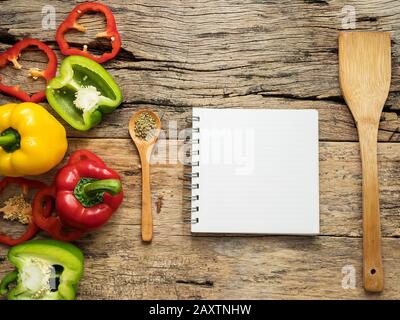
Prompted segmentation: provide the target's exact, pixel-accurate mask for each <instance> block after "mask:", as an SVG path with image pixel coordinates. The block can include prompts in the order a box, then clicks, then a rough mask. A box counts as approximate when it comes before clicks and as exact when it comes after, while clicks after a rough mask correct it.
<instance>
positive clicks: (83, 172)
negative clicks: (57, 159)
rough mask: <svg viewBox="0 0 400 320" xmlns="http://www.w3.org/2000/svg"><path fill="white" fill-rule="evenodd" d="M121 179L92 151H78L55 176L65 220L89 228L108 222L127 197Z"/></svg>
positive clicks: (62, 216) (79, 226) (67, 223)
mask: <svg viewBox="0 0 400 320" xmlns="http://www.w3.org/2000/svg"><path fill="white" fill-rule="evenodd" d="M120 179H121V178H120V176H119V174H118V173H117V172H115V171H114V170H112V169H110V168H108V167H107V166H106V165H105V163H104V162H103V161H102V160H101V159H100V158H99V157H97V156H96V155H95V154H93V153H91V152H90V151H87V150H79V151H76V152H74V153H73V154H72V155H71V157H70V159H69V161H68V163H67V165H66V166H65V167H63V168H61V169H60V170H59V171H58V173H57V176H56V178H55V187H56V190H57V191H56V192H57V194H56V211H57V213H58V215H59V217H60V219H61V221H62V222H63V223H64V224H65V225H67V226H69V227H72V228H76V229H79V230H85V231H86V230H92V229H97V228H98V227H100V226H101V225H103V224H104V223H106V222H107V220H108V219H109V218H110V217H111V215H112V214H113V213H114V211H116V210H117V209H118V207H119V205H120V204H121V202H122V199H123V191H122V187H121V180H120Z"/></svg>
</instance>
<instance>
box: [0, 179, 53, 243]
mask: <svg viewBox="0 0 400 320" xmlns="http://www.w3.org/2000/svg"><path fill="white" fill-rule="evenodd" d="M10 184H16V185H18V186H19V187H21V190H22V194H27V193H28V192H29V190H30V189H38V190H39V191H40V190H42V189H43V188H45V187H46V185H45V184H44V183H43V182H40V181H36V180H29V179H25V178H12V177H5V178H3V179H2V180H1V181H0V191H3V190H4V189H5V188H6V187H7V186H8V185H10ZM42 208H43V212H44V213H45V214H49V213H50V212H51V211H52V203H51V202H50V201H47V200H46V201H44V202H43V203H42ZM38 230H39V229H38V227H37V226H36V224H35V223H34V221H33V219H32V220H31V221H30V222H29V225H28V228H27V229H26V231H25V233H24V234H23V235H22V236H21V237H19V238H18V239H14V238H12V237H10V236H7V235H5V234H1V233H0V243H3V244H7V245H9V246H15V245H17V244H20V243H22V242H24V241H26V240H29V239H31V238H33V237H34V236H35V235H36V233H37V232H38Z"/></svg>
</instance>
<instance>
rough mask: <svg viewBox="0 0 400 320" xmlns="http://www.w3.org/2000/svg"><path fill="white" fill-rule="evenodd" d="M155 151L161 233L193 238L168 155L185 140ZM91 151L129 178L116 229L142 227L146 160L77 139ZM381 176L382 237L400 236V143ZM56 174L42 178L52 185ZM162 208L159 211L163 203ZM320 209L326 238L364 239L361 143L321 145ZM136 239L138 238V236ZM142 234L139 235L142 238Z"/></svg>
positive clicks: (129, 148)
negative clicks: (142, 166)
mask: <svg viewBox="0 0 400 320" xmlns="http://www.w3.org/2000/svg"><path fill="white" fill-rule="evenodd" d="M159 145H160V148H159V150H158V151H157V150H156V151H155V155H156V156H157V158H154V160H157V162H158V163H154V164H153V166H152V170H151V171H152V175H151V177H152V185H153V212H154V224H155V229H156V231H157V229H159V228H160V229H159V232H161V233H162V232H164V230H165V228H168V230H170V231H171V232H174V234H176V235H189V234H190V232H189V226H188V225H185V224H183V223H182V221H183V219H184V218H185V217H186V216H185V214H184V213H183V210H182V208H183V207H186V206H187V205H188V204H186V203H184V202H183V195H184V191H183V173H184V167H183V165H182V164H181V163H180V162H179V159H178V158H174V157H172V158H170V159H169V160H168V161H165V160H166V157H167V156H168V153H167V152H173V151H174V150H177V151H182V152H183V149H182V143H181V142H179V141H172V140H163V141H161V142H160V144H159ZM78 148H79V149H81V148H82V149H84V148H86V149H89V150H92V151H93V152H95V153H97V154H98V155H99V156H101V157H102V158H103V159H104V160H105V161H106V163H107V164H109V165H110V166H111V167H113V168H114V169H116V170H118V171H119V172H120V173H121V175H122V177H123V186H124V190H125V193H126V196H125V201H124V203H123V205H122V207H121V209H120V210H119V211H118V213H117V214H116V215H115V216H114V217H113V218H112V220H111V221H110V224H111V225H115V226H122V227H123V226H129V225H139V224H140V201H141V200H140V199H141V198H140V190H141V187H140V181H141V180H140V167H139V165H140V162H139V159H138V155H137V152H136V149H135V147H134V146H133V145H132V143H131V141H130V140H127V139H116V140H110V139H71V141H70V148H69V149H70V151H73V150H76V149H78ZM378 160H379V174H380V176H379V177H380V190H381V216H382V234H383V236H385V237H399V236H400V206H399V188H400V179H399V178H400V167H399V165H398V163H399V161H400V145H399V144H397V143H381V144H379V155H378ZM54 172H55V170H53V171H52V172H50V174H47V175H45V176H43V177H40V179H41V180H43V181H47V182H49V181H50V179H51V177H52V176H53V175H54ZM160 198H161V199H162V204H161V206H160V207H159V208H158V209H159V210H158V211H159V213H156V211H157V208H156V207H157V202H158V201H159V199H160ZM320 210H321V234H322V235H326V236H328V235H335V236H350V237H360V236H361V234H362V233H361V211H362V206H361V166H360V160H359V151H358V145H357V143H333V142H322V143H320ZM132 236H134V235H132ZM138 236H139V235H136V237H138Z"/></svg>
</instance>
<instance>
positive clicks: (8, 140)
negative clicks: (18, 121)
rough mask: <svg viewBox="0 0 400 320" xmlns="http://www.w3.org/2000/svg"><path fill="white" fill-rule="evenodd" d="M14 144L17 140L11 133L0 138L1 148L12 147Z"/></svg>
mask: <svg viewBox="0 0 400 320" xmlns="http://www.w3.org/2000/svg"><path fill="white" fill-rule="evenodd" d="M15 142H17V138H16V137H15V135H13V134H12V133H8V134H6V135H4V136H1V137H0V146H1V147H4V146H9V145H12V144H14V143H15Z"/></svg>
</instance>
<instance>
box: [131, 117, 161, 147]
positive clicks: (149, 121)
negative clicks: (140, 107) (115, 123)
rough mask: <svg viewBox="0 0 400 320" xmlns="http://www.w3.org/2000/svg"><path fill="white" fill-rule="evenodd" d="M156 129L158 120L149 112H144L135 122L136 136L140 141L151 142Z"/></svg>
mask: <svg viewBox="0 0 400 320" xmlns="http://www.w3.org/2000/svg"><path fill="white" fill-rule="evenodd" d="M156 128H157V124H156V120H155V119H154V117H153V116H152V115H151V114H150V113H148V112H142V113H141V114H140V115H139V116H138V118H137V119H136V121H135V135H136V137H138V138H139V139H142V140H150V139H151V138H152V137H153V135H154V131H155V129H156Z"/></svg>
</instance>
